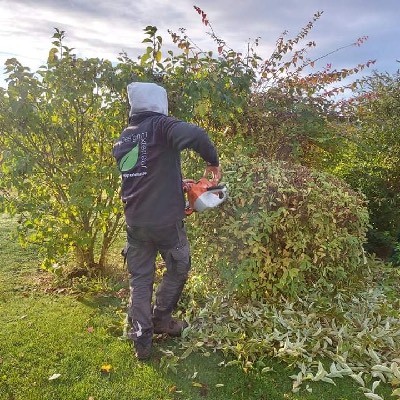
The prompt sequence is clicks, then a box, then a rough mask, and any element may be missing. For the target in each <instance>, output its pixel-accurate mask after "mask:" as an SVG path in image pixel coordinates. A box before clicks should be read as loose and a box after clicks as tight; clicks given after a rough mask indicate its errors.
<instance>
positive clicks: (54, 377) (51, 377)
mask: <svg viewBox="0 0 400 400" xmlns="http://www.w3.org/2000/svg"><path fill="white" fill-rule="evenodd" d="M60 376H61V374H53V375H52V376H50V378H49V381H54V380H55V379H58V378H59V377H60Z"/></svg>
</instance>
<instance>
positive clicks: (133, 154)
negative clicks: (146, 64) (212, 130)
mask: <svg viewBox="0 0 400 400" xmlns="http://www.w3.org/2000/svg"><path fill="white" fill-rule="evenodd" d="M128 98H129V104H130V106H131V110H130V114H129V115H130V118H129V126H128V127H127V128H126V129H125V130H124V131H123V132H122V134H121V136H120V137H119V139H118V140H117V141H116V143H115V144H114V149H113V155H114V157H115V159H116V161H117V165H118V168H119V170H120V172H121V176H122V193H121V197H122V201H123V203H124V211H125V220H126V223H127V225H129V226H152V227H154V226H162V225H173V224H175V223H176V222H177V221H179V220H182V219H183V218H184V216H185V212H184V209H185V200H184V195H183V190H182V174H181V159H180V152H181V151H182V150H184V149H192V150H194V151H196V152H197V153H198V154H199V155H200V156H201V157H202V158H203V159H204V161H206V162H207V163H208V164H209V165H212V166H218V155H217V152H216V149H215V147H214V145H213V144H212V142H211V141H210V139H209V137H208V135H207V133H206V132H205V131H204V130H203V129H201V128H199V127H198V126H196V125H192V124H189V123H186V122H183V121H180V120H178V119H176V118H172V117H169V116H168V100H167V93H166V91H165V89H164V88H162V87H161V86H158V85H156V84H154V83H144V82H134V83H131V84H129V85H128Z"/></svg>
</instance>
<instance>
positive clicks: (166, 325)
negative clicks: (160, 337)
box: [153, 318, 188, 336]
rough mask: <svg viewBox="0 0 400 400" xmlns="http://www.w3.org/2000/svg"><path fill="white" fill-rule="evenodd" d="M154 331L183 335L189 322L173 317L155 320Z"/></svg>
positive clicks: (170, 334)
mask: <svg viewBox="0 0 400 400" xmlns="http://www.w3.org/2000/svg"><path fill="white" fill-rule="evenodd" d="M153 324H154V333H166V334H167V335H169V336H181V334H182V332H183V330H184V329H185V328H187V327H188V324H187V322H185V321H180V320H177V319H173V318H171V319H170V320H168V321H165V322H161V321H153Z"/></svg>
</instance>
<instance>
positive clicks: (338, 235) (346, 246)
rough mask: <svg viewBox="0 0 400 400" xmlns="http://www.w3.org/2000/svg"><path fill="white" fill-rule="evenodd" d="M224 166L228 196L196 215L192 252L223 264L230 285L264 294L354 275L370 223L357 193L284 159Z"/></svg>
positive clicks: (346, 281)
mask: <svg viewBox="0 0 400 400" xmlns="http://www.w3.org/2000/svg"><path fill="white" fill-rule="evenodd" d="M225 170H226V171H225V178H226V181H227V184H228V186H229V195H230V199H229V200H228V201H227V202H226V203H224V205H223V206H221V208H219V209H218V210H217V211H216V210H215V211H212V212H209V213H205V214H201V215H198V216H196V217H195V220H194V221H193V225H194V226H193V232H192V233H193V236H194V237H193V241H194V243H195V246H194V247H195V248H196V249H195V251H199V252H200V253H201V254H202V255H203V257H204V256H205V255H208V264H209V265H215V266H217V267H218V268H222V271H223V275H224V276H225V278H228V279H229V281H230V282H231V283H233V286H231V288H235V289H238V291H239V293H241V294H242V295H243V296H245V297H247V298H253V299H263V298H266V297H271V296H272V297H277V296H279V295H280V294H283V295H284V296H289V297H290V296H295V295H299V294H301V293H305V292H308V291H309V290H310V288H311V287H313V288H314V289H316V288H323V289H324V290H329V291H334V290H336V289H337V288H340V287H349V286H350V285H353V284H354V283H355V282H357V279H358V277H357V276H358V274H359V272H361V271H362V269H363V260H364V258H363V257H364V253H363V247H362V245H363V242H364V240H365V235H366V231H367V224H368V213H367V210H366V207H365V204H364V200H363V199H362V198H361V197H360V196H359V195H358V194H356V193H355V192H354V191H352V190H351V189H350V188H349V187H348V186H347V185H346V184H344V183H343V182H342V181H340V180H338V179H336V178H334V177H332V176H330V175H327V174H323V173H320V172H316V171H312V170H309V169H307V168H305V167H302V166H298V165H290V164H287V163H283V162H272V163H267V162H265V161H264V160H259V159H257V160H254V159H248V160H247V161H244V162H243V163H240V162H234V163H231V164H230V165H229V167H228V168H227V166H225ZM204 238H206V242H201V241H202V240H203V241H204V240H205V239H204ZM216 275H217V274H216Z"/></svg>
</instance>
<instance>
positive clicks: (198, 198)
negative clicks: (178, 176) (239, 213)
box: [182, 178, 227, 215]
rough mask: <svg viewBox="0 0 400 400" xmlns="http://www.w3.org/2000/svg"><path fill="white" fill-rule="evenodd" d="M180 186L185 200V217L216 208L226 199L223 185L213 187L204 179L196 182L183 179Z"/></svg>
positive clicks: (225, 190)
mask: <svg viewBox="0 0 400 400" xmlns="http://www.w3.org/2000/svg"><path fill="white" fill-rule="evenodd" d="M182 184H183V192H184V193H185V199H186V208H185V213H186V215H190V214H192V213H193V212H194V211H197V212H203V211H205V210H208V209H209V208H214V207H217V206H219V205H220V204H221V203H222V202H224V201H225V200H226V198H227V189H226V186H225V185H214V184H213V183H212V182H210V181H209V180H208V179H206V178H201V179H200V180H199V181H198V182H196V181H194V180H193V179H184V180H183V182H182Z"/></svg>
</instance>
